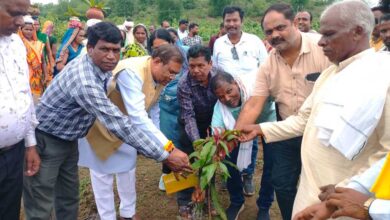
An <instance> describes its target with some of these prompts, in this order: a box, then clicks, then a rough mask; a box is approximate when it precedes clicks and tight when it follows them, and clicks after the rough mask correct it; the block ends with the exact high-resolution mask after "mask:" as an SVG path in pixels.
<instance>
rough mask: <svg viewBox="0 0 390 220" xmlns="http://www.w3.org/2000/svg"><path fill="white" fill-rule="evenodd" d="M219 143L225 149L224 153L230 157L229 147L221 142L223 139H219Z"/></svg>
mask: <svg viewBox="0 0 390 220" xmlns="http://www.w3.org/2000/svg"><path fill="white" fill-rule="evenodd" d="M219 145H221V147H222V148H223V150H224V151H225V153H226V155H227V156H229V157H230V155H229V149H228V147H227V146H226V143H225V142H223V141H221V142H219Z"/></svg>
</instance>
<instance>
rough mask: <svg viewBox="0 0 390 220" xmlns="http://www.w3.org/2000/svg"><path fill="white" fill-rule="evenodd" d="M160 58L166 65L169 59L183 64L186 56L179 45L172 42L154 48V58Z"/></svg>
mask: <svg viewBox="0 0 390 220" xmlns="http://www.w3.org/2000/svg"><path fill="white" fill-rule="evenodd" d="M156 57H158V58H160V59H161V61H162V63H163V64H164V65H166V64H168V63H169V61H174V62H176V63H180V64H183V61H184V58H183V56H182V55H181V52H180V50H179V48H178V47H176V46H174V45H172V44H165V45H161V46H159V47H158V48H156V49H155V50H153V53H152V58H156Z"/></svg>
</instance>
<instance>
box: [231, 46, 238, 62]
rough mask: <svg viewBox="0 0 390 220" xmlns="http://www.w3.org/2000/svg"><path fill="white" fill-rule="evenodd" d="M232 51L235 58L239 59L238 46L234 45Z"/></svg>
mask: <svg viewBox="0 0 390 220" xmlns="http://www.w3.org/2000/svg"><path fill="white" fill-rule="evenodd" d="M230 51H231V52H232V56H233V60H239V57H238V53H237V49H236V47H232V49H231V50H230Z"/></svg>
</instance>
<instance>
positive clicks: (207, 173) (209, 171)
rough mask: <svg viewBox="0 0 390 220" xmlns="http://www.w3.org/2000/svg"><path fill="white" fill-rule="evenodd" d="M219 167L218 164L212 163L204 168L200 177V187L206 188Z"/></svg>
mask: <svg viewBox="0 0 390 220" xmlns="http://www.w3.org/2000/svg"><path fill="white" fill-rule="evenodd" d="M216 169H217V164H216V163H212V164H210V165H207V166H205V167H203V168H202V175H201V177H200V188H201V189H202V190H204V189H206V187H207V186H208V185H209V183H210V181H211V179H212V178H213V176H214V174H215V170H216Z"/></svg>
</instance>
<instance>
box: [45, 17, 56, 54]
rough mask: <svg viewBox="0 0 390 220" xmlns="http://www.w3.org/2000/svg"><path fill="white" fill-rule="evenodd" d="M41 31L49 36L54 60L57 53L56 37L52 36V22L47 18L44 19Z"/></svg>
mask: <svg viewBox="0 0 390 220" xmlns="http://www.w3.org/2000/svg"><path fill="white" fill-rule="evenodd" d="M42 33H44V34H46V35H47V36H48V37H49V45H50V49H51V54H52V56H53V59H54V60H55V54H56V53H57V38H56V37H55V36H54V23H53V22H52V21H49V20H47V21H45V23H43V27H42Z"/></svg>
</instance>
